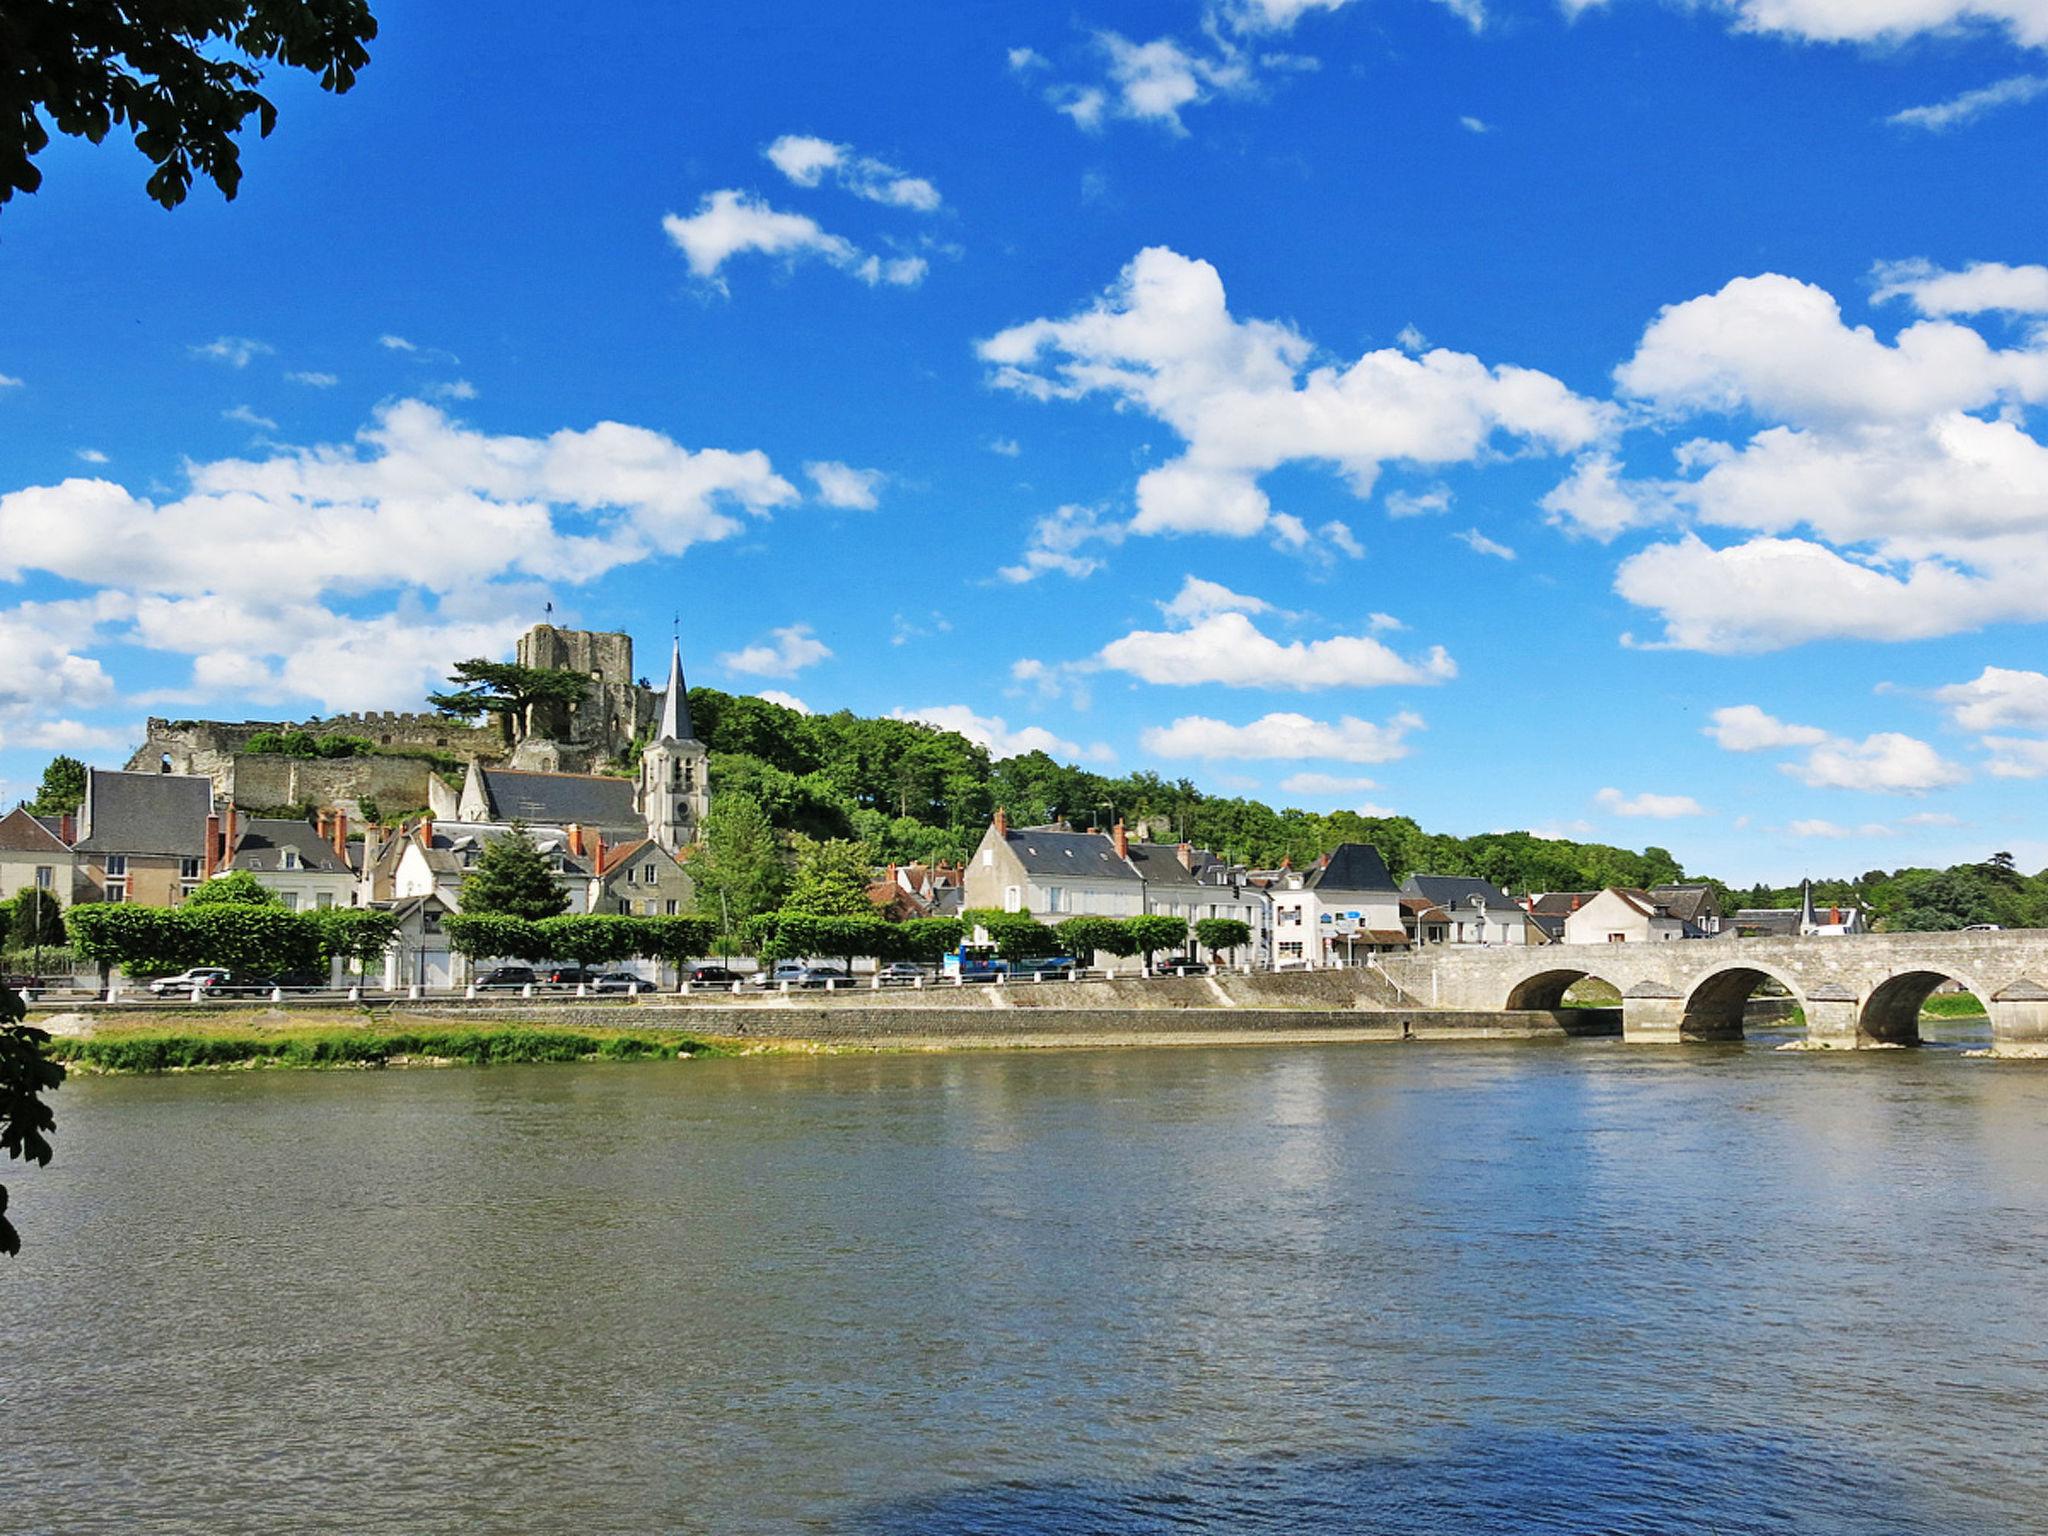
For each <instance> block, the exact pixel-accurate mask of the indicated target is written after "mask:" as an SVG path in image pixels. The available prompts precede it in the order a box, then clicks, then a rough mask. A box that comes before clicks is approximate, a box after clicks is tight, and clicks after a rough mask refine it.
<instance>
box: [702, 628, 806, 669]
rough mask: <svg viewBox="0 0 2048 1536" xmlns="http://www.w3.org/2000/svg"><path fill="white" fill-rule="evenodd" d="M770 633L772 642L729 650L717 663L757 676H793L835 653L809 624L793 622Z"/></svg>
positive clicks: (726, 667)
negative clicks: (814, 632) (815, 633)
mask: <svg viewBox="0 0 2048 1536" xmlns="http://www.w3.org/2000/svg"><path fill="white" fill-rule="evenodd" d="M769 633H770V635H771V637H772V638H771V640H770V641H769V643H766V644H756V645H750V646H747V647H745V648H743V649H741V650H737V651H727V652H725V653H724V654H723V655H721V656H720V657H719V658H718V664H719V665H720V666H722V667H724V668H725V669H726V670H727V671H729V672H745V673H749V674H751V675H752V676H755V677H794V676H796V674H797V673H799V672H801V671H802V670H803V669H804V668H805V667H809V666H815V665H816V664H817V663H818V662H821V661H823V660H825V659H826V658H827V657H829V656H830V655H831V654H832V650H831V647H829V646H827V645H826V644H825V642H824V641H822V640H820V639H819V638H818V637H817V636H816V635H814V634H812V633H811V626H810V625H808V624H791V625H787V626H785V627H784V628H782V629H777V630H771V631H770V632H769Z"/></svg>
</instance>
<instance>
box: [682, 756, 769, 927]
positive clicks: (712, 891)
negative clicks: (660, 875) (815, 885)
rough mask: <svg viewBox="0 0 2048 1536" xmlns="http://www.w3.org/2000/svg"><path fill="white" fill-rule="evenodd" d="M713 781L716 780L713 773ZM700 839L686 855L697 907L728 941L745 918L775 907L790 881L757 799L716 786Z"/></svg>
mask: <svg viewBox="0 0 2048 1536" xmlns="http://www.w3.org/2000/svg"><path fill="white" fill-rule="evenodd" d="M713 782H717V780H716V778H715V776H714V780H713ZM703 830H704V840H703V842H702V844H701V845H700V846H699V847H698V849H697V851H696V853H695V854H693V855H692V856H691V858H690V866H689V869H690V879H691V880H692V881H693V882H695V884H696V888H697V910H698V911H699V912H700V913H702V914H703V915H704V916H705V917H708V918H710V919H712V921H714V922H715V923H717V924H718V932H719V933H720V934H721V935H722V936H724V937H725V938H726V939H727V940H728V941H730V939H731V938H732V937H733V936H734V935H735V934H737V933H738V931H739V928H740V925H741V924H742V923H744V922H745V921H746V920H747V919H748V918H750V917H753V916H755V915H756V914H758V913H762V912H771V911H773V910H774V909H775V908H776V907H777V906H778V905H779V904H780V903H781V901H782V893H783V891H784V890H785V889H786V888H787V887H788V885H789V865H788V863H787V862H786V861H785V860H784V859H783V857H782V849H781V847H780V845H779V844H778V843H777V841H776V837H775V828H774V827H773V826H772V825H770V823H769V821H768V814H767V812H765V811H764V810H762V809H761V804H760V802H759V801H758V800H755V799H753V798H752V797H750V796H747V795H743V794H737V793H733V792H731V791H728V790H727V789H726V788H725V786H724V785H723V784H719V788H718V792H717V793H716V794H714V795H713V796H712V797H711V812H710V814H709V815H707V816H706V817H705V818H704V829H703Z"/></svg>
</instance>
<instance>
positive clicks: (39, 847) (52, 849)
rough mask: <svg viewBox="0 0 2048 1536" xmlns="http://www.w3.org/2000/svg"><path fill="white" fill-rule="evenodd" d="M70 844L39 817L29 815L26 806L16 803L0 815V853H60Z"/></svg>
mask: <svg viewBox="0 0 2048 1536" xmlns="http://www.w3.org/2000/svg"><path fill="white" fill-rule="evenodd" d="M70 852H71V849H70V846H69V845H68V844H66V843H65V841H64V839H63V838H61V837H59V836H58V835H57V834H56V832H55V831H53V830H52V829H51V828H50V827H49V826H48V825H47V824H46V823H45V822H44V821H43V820H42V819H41V818H39V817H35V816H31V815H29V813H28V809H27V807H26V806H19V805H17V806H16V807H15V808H14V809H13V810H11V811H9V812H8V813H7V814H6V815H5V816H0V853H62V854H69V853H70Z"/></svg>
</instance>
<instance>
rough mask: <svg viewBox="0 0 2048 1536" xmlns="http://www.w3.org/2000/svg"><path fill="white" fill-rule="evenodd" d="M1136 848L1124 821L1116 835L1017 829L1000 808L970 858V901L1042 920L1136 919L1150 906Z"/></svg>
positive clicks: (965, 885) (1062, 828)
mask: <svg viewBox="0 0 2048 1536" xmlns="http://www.w3.org/2000/svg"><path fill="white" fill-rule="evenodd" d="M1129 852H1130V841H1129V838H1128V837H1127V836H1126V834H1125V832H1124V828H1123V824H1122V823H1121V822H1119V823H1118V824H1117V826H1116V828H1115V830H1114V831H1113V832H1076V831H1074V830H1073V829H1071V828H1070V827H1067V826H1064V825H1059V826H1044V827H1012V826H1011V825H1010V819H1009V817H1008V815H1007V814H1006V813H1004V812H1003V811H1002V810H1000V809H999V810H997V812H996V814H995V819H994V820H993V821H991V822H990V823H989V828H988V831H986V832H984V833H983V834H982V838H981V842H980V844H979V845H978V846H977V847H976V848H975V850H974V857H973V858H972V859H970V860H969V861H968V864H967V877H966V879H965V881H964V882H963V889H964V892H965V896H964V902H963V904H964V905H965V906H966V907H970V908H973V907H991V908H994V909H996V910H998V911H1002V912H1028V913H1030V914H1031V916H1033V917H1035V918H1037V919H1038V920H1039V921H1040V922H1042V923H1057V922H1061V921H1063V920H1064V919H1066V918H1069V917H1077V916H1081V915H1083V914H1086V915H1089V916H1092V917H1136V916H1138V915H1139V914H1140V913H1142V912H1143V911H1144V910H1145V878H1144V876H1142V875H1140V874H1139V873H1138V867H1137V866H1136V865H1135V864H1133V863H1132V862H1131V860H1130V857H1129Z"/></svg>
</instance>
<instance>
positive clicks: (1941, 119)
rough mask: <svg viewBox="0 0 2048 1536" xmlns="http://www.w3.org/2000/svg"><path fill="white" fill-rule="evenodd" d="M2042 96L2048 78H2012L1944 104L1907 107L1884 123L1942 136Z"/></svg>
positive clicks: (1966, 92) (1962, 95)
mask: <svg viewBox="0 0 2048 1536" xmlns="http://www.w3.org/2000/svg"><path fill="white" fill-rule="evenodd" d="M2044 92H2048V75H2013V76H2011V77H2010V78H2008V79H2004V80H1997V81H1994V82H1992V83H1991V84H1990V85H1980V86H1978V87H1977V89H1975V90H1974V91H1964V92H1963V93H1962V94H1961V95H1960V96H1951V97H1950V98H1949V99H1948V100H1947V101H1936V102H1930V103H1929V104H1928V105H1926V106H1924V107H1907V108H1906V109H1905V110H1904V111H1903V112H1894V113H1893V114H1892V115H1891V116H1890V117H1888V118H1886V119H1885V121H1886V122H1888V123H1894V124H1896V125H1898V126H1899V127H1902V128H1925V129H1927V130H1928V131H1929V132H1930V133H1942V132H1945V131H1946V130H1948V129H1950V128H1956V127H1960V126H1961V125H1962V124H1964V123H1968V122H1973V121H1975V120H1976V119H1977V118H1980V117H1982V116H1983V115H1984V114H1985V113H1986V112H1995V111H1997V110H1998V109H1999V108H2000V107H2015V106H2021V105H2024V104H2025V103H2027V102H2030V101H2032V100H2033V99H2034V98H2035V97H2037V96H2040V95H2041V94H2043V93H2044Z"/></svg>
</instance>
